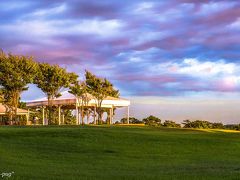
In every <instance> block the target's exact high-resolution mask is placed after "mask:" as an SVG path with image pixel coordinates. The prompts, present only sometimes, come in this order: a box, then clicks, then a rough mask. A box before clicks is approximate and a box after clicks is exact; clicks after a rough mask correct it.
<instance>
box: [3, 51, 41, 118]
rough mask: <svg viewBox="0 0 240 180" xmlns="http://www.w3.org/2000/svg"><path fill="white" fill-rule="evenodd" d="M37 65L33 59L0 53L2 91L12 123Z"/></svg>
mask: <svg viewBox="0 0 240 180" xmlns="http://www.w3.org/2000/svg"><path fill="white" fill-rule="evenodd" d="M36 67H37V64H36V63H35V62H34V61H33V58H32V57H27V56H18V55H13V54H11V53H9V54H5V53H4V52H3V51H0V89H1V94H2V95H3V103H5V104H6V105H7V106H8V109H9V112H8V113H9V115H10V121H11V122H12V117H13V115H14V116H15V117H16V115H17V107H18V103H19V99H20V95H21V93H22V92H23V91H26V90H27V89H28V86H27V85H28V84H29V83H32V82H33V79H34V77H35V74H36Z"/></svg>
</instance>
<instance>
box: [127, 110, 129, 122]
mask: <svg viewBox="0 0 240 180" xmlns="http://www.w3.org/2000/svg"><path fill="white" fill-rule="evenodd" d="M127 124H129V106H128V107H127Z"/></svg>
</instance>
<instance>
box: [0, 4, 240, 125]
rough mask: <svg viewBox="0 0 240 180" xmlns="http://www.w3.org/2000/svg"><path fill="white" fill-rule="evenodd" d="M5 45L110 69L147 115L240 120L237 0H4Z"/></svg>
mask: <svg viewBox="0 0 240 180" xmlns="http://www.w3.org/2000/svg"><path fill="white" fill-rule="evenodd" d="M0 48H2V49H3V50H4V51H5V52H11V53H13V54H21V55H29V56H34V57H35V59H36V60H37V61H40V62H48V63H51V64H59V65H60V66H62V67H64V68H67V70H68V71H73V72H76V73H77V74H79V75H80V77H81V78H82V77H83V74H84V70H85V69H87V70H89V71H91V72H93V73H94V74H96V75H97V76H100V77H106V78H107V79H109V80H110V81H111V82H113V84H114V85H115V87H116V88H117V89H119V90H120V93H121V96H122V97H125V98H129V99H130V100H131V104H132V105H131V109H130V110H131V111H130V113H131V115H132V116H135V117H137V118H140V119H141V118H143V117H146V116H148V115H150V114H152V115H155V116H158V117H160V118H161V119H163V120H166V119H168V120H175V121H177V122H181V121H182V120H184V119H192V120H195V119H203V120H209V121H214V122H223V123H239V122H240V111H239V108H240V101H239V100H240V93H239V90H240V71H239V68H240V62H239V60H240V1H238V0H215V1H214V0H201V1H199V0H168V1H165V0H155V1H154V0H152V1H150V0H149V1H144V0H131V1H130V0H129V1H119V0H102V1H99V0H34V1H32V0H8V1H0ZM43 95H44V94H43V93H42V92H41V91H40V90H39V89H37V88H36V87H35V86H34V85H31V86H30V88H29V91H28V92H25V93H23V94H22V99H23V100H32V99H35V98H39V97H41V96H43ZM124 113H125V110H124V109H122V110H119V113H118V114H117V115H116V118H120V116H123V115H124Z"/></svg>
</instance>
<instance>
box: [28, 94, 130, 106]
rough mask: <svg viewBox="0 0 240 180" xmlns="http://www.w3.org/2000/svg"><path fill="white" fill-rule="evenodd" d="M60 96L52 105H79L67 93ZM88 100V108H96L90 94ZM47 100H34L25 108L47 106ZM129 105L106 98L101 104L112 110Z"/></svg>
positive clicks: (119, 100)
mask: <svg viewBox="0 0 240 180" xmlns="http://www.w3.org/2000/svg"><path fill="white" fill-rule="evenodd" d="M61 94H62V96H60V97H58V98H56V99H54V100H53V101H52V104H53V105H76V104H77V105H78V106H79V105H80V102H79V101H78V99H77V98H76V97H75V96H74V95H73V94H71V93H69V92H68V91H64V92H62V93H61ZM88 97H89V99H90V101H89V103H88V106H96V104H97V100H96V99H94V97H93V96H92V95H90V94H88ZM47 104H48V100H47V98H46V97H45V98H41V99H36V100H33V101H30V102H27V107H42V106H47ZM129 105H130V101H129V100H127V99H123V98H115V97H110V96H108V97H107V98H105V99H104V100H103V102H102V107H106V108H112V107H127V106H129Z"/></svg>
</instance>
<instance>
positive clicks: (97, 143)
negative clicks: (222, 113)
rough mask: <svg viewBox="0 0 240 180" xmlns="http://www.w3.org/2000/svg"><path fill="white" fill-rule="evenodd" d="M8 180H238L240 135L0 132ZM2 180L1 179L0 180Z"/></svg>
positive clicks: (66, 129)
mask: <svg viewBox="0 0 240 180" xmlns="http://www.w3.org/2000/svg"><path fill="white" fill-rule="evenodd" d="M3 172H14V173H13V174H12V177H11V179H44V180H45V179H63V180H67V179H103V180H107V179H110V180H113V179H114V180H117V179H136V180H139V179H144V180H145V179H154V180H155V179H161V180H162V179H191V180H192V179H239V178H240V133H233V132H221V131H209V132H208V131H199V130H189V129H173V128H154V127H128V126H124V127H123V126H111V127H106V126H85V127H78V126H61V127H57V126H52V127H51V126H49V127H6V126H5V127H0V173H3ZM0 178H1V177H0Z"/></svg>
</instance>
